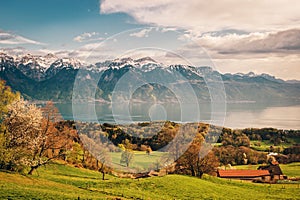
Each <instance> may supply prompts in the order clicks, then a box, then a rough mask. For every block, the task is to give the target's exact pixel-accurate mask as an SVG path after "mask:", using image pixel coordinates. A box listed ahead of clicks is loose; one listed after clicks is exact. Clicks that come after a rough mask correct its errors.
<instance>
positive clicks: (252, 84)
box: [0, 53, 300, 102]
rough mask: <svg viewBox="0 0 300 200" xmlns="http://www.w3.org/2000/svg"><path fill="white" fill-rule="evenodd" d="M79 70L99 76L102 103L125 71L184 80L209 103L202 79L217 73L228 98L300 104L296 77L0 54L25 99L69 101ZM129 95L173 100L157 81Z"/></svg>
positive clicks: (4, 75) (5, 73)
mask: <svg viewBox="0 0 300 200" xmlns="http://www.w3.org/2000/svg"><path fill="white" fill-rule="evenodd" d="M79 69H81V73H83V74H84V76H83V77H81V81H89V83H90V84H91V85H93V84H94V82H95V80H99V81H98V83H97V86H98V88H97V91H96V96H95V97H96V98H97V99H99V100H101V101H103V100H107V101H109V100H110V99H111V97H112V91H113V90H114V89H115V86H116V84H117V83H118V82H119V81H120V80H121V78H122V77H123V76H124V75H125V74H126V73H128V72H131V73H133V75H134V76H135V77H138V78H140V79H142V80H154V81H155V80H163V81H166V82H168V83H172V84H173V85H174V86H178V87H179V88H180V86H181V85H182V84H183V82H184V81H183V80H185V81H186V82H188V84H189V85H190V86H191V87H192V88H193V89H194V92H195V94H196V95H197V97H198V99H199V100H200V101H210V93H209V90H208V86H207V84H206V80H209V78H210V77H213V76H219V77H221V78H222V80H223V83H224V87H225V91H226V98H227V101H276V102H282V101H292V102H300V82H299V81H283V80H281V79H277V78H275V77H274V76H271V75H268V74H262V75H256V74H254V73H252V72H251V73H248V74H242V73H238V74H220V73H219V72H217V71H214V70H213V69H212V68H210V67H197V66H195V67H193V66H187V65H169V66H165V65H163V64H161V63H158V62H156V61H155V60H153V59H152V58H149V57H145V58H141V59H137V60H134V59H132V58H122V59H115V60H108V61H105V62H100V63H96V64H94V65H88V66H87V65H84V64H82V63H81V62H80V61H78V60H76V59H71V58H64V59H61V58H57V57H55V56H54V55H51V54H48V55H46V56H33V55H29V54H28V55H25V56H23V57H22V56H21V57H12V56H9V55H6V54H3V53H0V78H1V79H3V80H5V81H6V82H7V84H8V85H10V86H11V87H12V88H13V89H14V90H18V91H20V92H21V93H22V94H23V96H24V97H25V98H27V99H33V100H54V101H71V99H72V94H73V85H74V81H75V78H76V74H77V73H78V71H79ZM145 83H147V81H145ZM126 84H128V85H127V88H134V86H135V85H134V84H135V83H134V82H132V83H131V82H130V81H128V82H127V83H126ZM94 85H95V84H94ZM91 92H94V91H93V87H91V88H85V91H84V92H83V93H82V94H81V96H82V98H84V97H85V96H86V95H88V94H90V93H91ZM186 94H187V95H188V93H186ZM132 98H134V99H136V100H138V101H146V100H149V99H156V100H161V101H177V99H176V94H174V91H172V90H171V89H170V88H167V87H166V86H164V85H161V84H155V83H151V84H145V85H143V86H141V87H139V88H138V89H137V90H136V91H134V93H133V96H132Z"/></svg>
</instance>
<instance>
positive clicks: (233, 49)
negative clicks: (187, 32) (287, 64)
mask: <svg viewBox="0 0 300 200" xmlns="http://www.w3.org/2000/svg"><path fill="white" fill-rule="evenodd" d="M196 41H197V43H198V45H200V46H202V47H204V48H206V49H208V50H209V51H211V52H215V53H217V54H219V55H223V56H224V55H251V56H253V55H254V54H256V55H255V56H257V55H259V54H263V55H266V54H277V55H291V54H300V29H290V30H285V31H278V32H265V33H259V32H254V33H247V34H235V33H232V34H226V35H220V36H219V35H214V34H211V33H206V34H203V35H202V36H201V37H199V38H198V39H197V40H196Z"/></svg>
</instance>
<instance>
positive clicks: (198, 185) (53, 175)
mask: <svg viewBox="0 0 300 200" xmlns="http://www.w3.org/2000/svg"><path fill="white" fill-rule="evenodd" d="M288 168H289V169H290V170H292V171H293V170H299V163H298V164H295V165H291V166H288ZM37 172H38V173H35V174H34V175H33V176H24V175H20V174H13V173H7V172H0V199H78V197H79V198H80V199H116V198H119V199H300V197H299V192H300V188H299V185H297V184H274V185H268V184H255V183H249V182H242V181H233V180H226V179H219V178H216V177H210V176H204V177H203V179H199V178H194V177H189V176H181V175H167V176H164V177H151V178H146V179H139V180H137V179H128V178H117V177H114V176H110V175H107V176H106V180H104V181H103V180H101V174H100V173H98V172H95V171H90V170H86V169H79V168H75V167H71V166H67V165H64V164H59V163H56V164H52V165H49V166H46V167H42V168H40V169H39V170H38V171H37Z"/></svg>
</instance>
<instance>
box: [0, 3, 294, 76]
mask: <svg viewBox="0 0 300 200" xmlns="http://www.w3.org/2000/svg"><path fill="white" fill-rule="evenodd" d="M299 7H300V2H299V1H295V0H288V1H284V0H274V1H272V2H270V1H269V0H261V1H259V2H254V1H253V2H252V1H239V0H228V1H218V0H210V1H205V0H187V1H185V2H184V3H183V2H182V1H181V0H151V1H147V0H129V1H123V0H113V1H112V0H103V1H98V0H43V1H41V0H26V1H20V0H3V1H1V6H0V51H4V52H6V53H9V54H14V53H33V54H45V53H54V54H56V55H57V56H61V57H64V56H65V57H66V56H75V57H77V58H84V57H86V56H87V55H88V52H91V51H94V49H95V47H96V48H98V50H99V51H94V53H96V52H100V53H101V54H102V57H101V55H99V56H98V55H95V56H94V57H95V58H97V59H101V58H104V57H105V56H103V53H104V52H105V54H109V53H111V55H112V56H117V55H127V54H128V51H131V50H132V49H134V48H141V47H146V46H147V47H149V46H151V47H156V48H157V49H159V48H161V49H167V50H170V51H172V52H175V54H177V55H180V56H182V57H184V58H187V59H189V60H191V61H192V63H196V64H197V65H205V64H207V63H205V62H202V60H203V59H202V56H203V55H204V54H203V52H206V53H207V58H210V59H211V60H212V62H213V63H214V64H215V67H216V68H217V69H218V70H219V71H221V72H224V73H225V72H231V73H236V72H244V73H247V72H249V71H253V72H255V73H258V74H260V73H269V74H273V75H275V76H277V77H280V78H283V79H300V70H299V67H300V66H299V65H300V12H299ZM149 26H151V27H159V28H157V29H155V28H148V27H149ZM136 28H140V29H136ZM128 30H129V32H126V33H122V34H119V35H115V34H118V33H120V32H123V31H128ZM111 37H112V38H111ZM107 38H110V39H108V40H107ZM116 41H118V42H116ZM187 41H193V43H189V42H187ZM103 42H104V43H105V45H102V46H101V45H100V43H103ZM99 45H100V47H99ZM104 46H106V48H104ZM109 46H114V47H115V49H112V48H111V47H109ZM203 50H204V51H203ZM143 52H144V54H147V53H149V51H143ZM145 52H146V53H145ZM141 54H142V53H141ZM152 54H153V55H152V56H156V57H157V59H161V61H164V62H169V63H172V62H179V60H178V59H177V60H176V59H174V56H170V54H169V53H164V54H160V55H159V56H158V54H159V53H158V51H157V52H156V53H153V52H152ZM167 55H168V56H167ZM201 59H202V60H201ZM197 61H198V62H197Z"/></svg>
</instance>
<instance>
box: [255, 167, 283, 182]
mask: <svg viewBox="0 0 300 200" xmlns="http://www.w3.org/2000/svg"><path fill="white" fill-rule="evenodd" d="M257 169H258V170H268V171H269V172H270V176H271V180H272V181H273V182H276V181H277V180H283V179H286V178H287V177H286V176H284V175H283V173H282V171H281V168H280V166H279V164H278V162H272V163H271V164H270V165H266V166H260V167H258V168H257Z"/></svg>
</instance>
